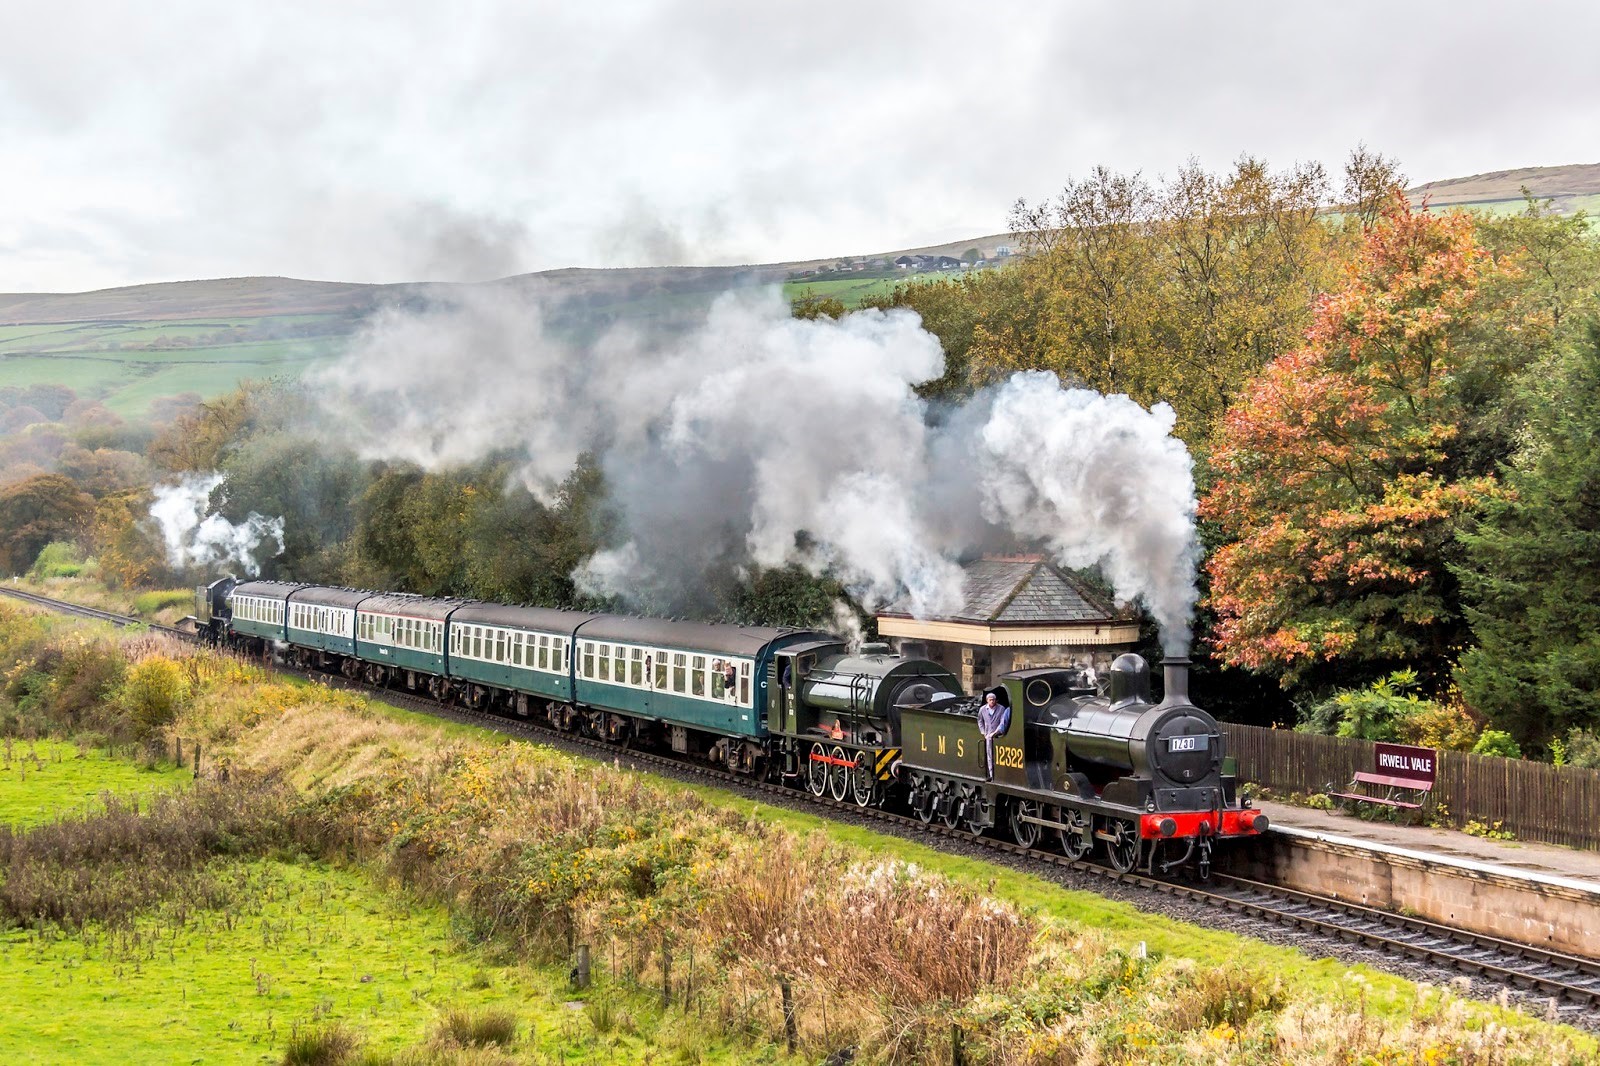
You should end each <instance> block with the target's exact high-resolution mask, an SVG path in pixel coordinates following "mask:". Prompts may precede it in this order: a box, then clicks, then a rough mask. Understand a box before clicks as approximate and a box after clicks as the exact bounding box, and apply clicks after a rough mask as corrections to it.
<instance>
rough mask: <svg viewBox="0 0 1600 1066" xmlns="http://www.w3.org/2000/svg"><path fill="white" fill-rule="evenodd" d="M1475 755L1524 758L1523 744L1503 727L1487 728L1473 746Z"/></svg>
mask: <svg viewBox="0 0 1600 1066" xmlns="http://www.w3.org/2000/svg"><path fill="white" fill-rule="evenodd" d="M1472 754H1474V755H1498V756H1499V757H1500V758H1502V759H1520V758H1522V746H1521V745H1520V744H1518V743H1517V742H1516V741H1515V740H1513V739H1512V738H1511V734H1510V733H1507V732H1506V731H1505V730H1503V729H1485V730H1484V731H1483V734H1482V735H1481V736H1480V737H1478V742H1477V743H1476V744H1474V745H1473V746H1472Z"/></svg>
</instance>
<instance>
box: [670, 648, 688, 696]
mask: <svg viewBox="0 0 1600 1066" xmlns="http://www.w3.org/2000/svg"><path fill="white" fill-rule="evenodd" d="M688 663H689V657H688V656H687V655H682V654H678V655H674V656H673V657H672V691H674V692H688V691H689V671H688V669H687V666H688Z"/></svg>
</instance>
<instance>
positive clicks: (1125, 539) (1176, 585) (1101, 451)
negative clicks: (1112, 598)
mask: <svg viewBox="0 0 1600 1066" xmlns="http://www.w3.org/2000/svg"><path fill="white" fill-rule="evenodd" d="M560 311H561V309H559V308H554V309H552V308H550V307H546V306H544V305H542V304H541V303H540V302H538V301H530V300H529V299H527V297H526V295H525V294H522V295H518V294H514V293H512V292H510V291H509V290H507V289H505V288H499V289H494V288H487V287H479V288H475V289H466V290H461V291H460V292H458V293H456V294H454V295H452V296H451V297H450V298H449V302H448V303H446V304H445V305H443V306H440V307H437V308H434V309H429V310H422V311H418V310H414V309H413V310H393V311H390V312H387V313H385V314H384V315H382V316H380V317H379V318H378V319H376V320H375V321H374V323H373V325H372V326H371V328H370V329H369V330H368V331H367V333H366V334H365V335H364V336H363V337H362V338H361V340H360V341H359V343H358V344H357V345H356V346H355V347H354V349H353V350H352V351H351V353H350V354H349V356H347V357H346V358H345V359H344V360H342V361H341V362H340V363H338V364H336V365H335V366H334V367H332V368H331V369H330V370H329V371H327V372H325V374H324V376H323V379H322V384H323V385H324V386H325V388H324V389H323V390H322V391H323V393H324V395H325V396H326V397H327V402H328V403H329V404H330V405H331V406H332V407H333V410H332V411H331V412H330V413H331V414H332V416H333V417H331V418H330V419H328V421H329V422H330V423H331V424H335V425H340V426H344V427H347V428H348V430H349V431H351V432H352V433H353V435H354V436H353V440H354V441H355V442H356V443H357V445H358V447H359V449H360V450H361V451H362V452H363V454H365V455H368V456H371V457H388V458H401V459H410V460H413V461H415V462H418V463H420V464H421V465H423V466H424V467H428V468H435V469H437V468H442V467H448V466H450V465H452V464H455V463H460V462H463V461H467V460H471V459H476V458H480V457H482V456H484V455H487V454H489V453H490V452H491V451H492V452H495V453H496V454H506V453H507V452H509V453H511V454H513V455H515V456H516V458H517V460H518V462H519V477H520V479H521V481H522V482H523V483H524V484H525V485H527V486H528V488H529V489H530V490H532V491H534V492H536V493H538V494H540V495H542V496H544V497H545V498H546V499H548V498H550V496H551V495H552V494H553V490H554V488H555V486H556V485H557V484H558V483H559V482H560V480H561V479H562V478H563V477H565V476H566V475H567V473H568V472H569V471H570V470H571V469H572V466H573V463H574V462H575V460H576V459H577V457H578V456H579V455H580V454H582V453H585V452H588V453H590V454H593V455H595V456H597V457H598V459H599V462H600V463H601V465H602V467H603V469H604V471H605V474H606V481H607V485H608V486H609V488H610V491H611V492H612V494H613V502H614V504H615V505H616V507H617V508H618V509H619V510H620V512H621V513H622V515H623V518H624V520H625V527H626V530H627V532H628V538H627V540H626V541H625V543H623V544H622V545H620V546H618V547H616V548H614V549H610V550H607V551H603V552H601V553H599V554H597V555H595V556H594V557H592V558H591V559H589V560H587V561H586V562H585V563H584V564H583V565H582V566H580V567H579V568H578V570H577V571H576V572H575V573H574V575H573V576H574V578H575V579H576V580H577V581H578V583H579V585H580V587H582V588H583V589H585V590H586V591H589V592H595V593H602V594H610V595H618V596H621V597H623V598H624V599H625V600H628V601H630V602H632V603H633V604H635V605H638V606H644V607H654V608H657V609H660V608H661V607H662V606H663V605H681V604H682V603H684V597H685V595H686V589H685V587H684V586H685V585H687V584H691V583H692V582H693V581H694V580H695V579H696V578H697V577H698V576H699V575H700V574H703V573H705V572H706V570H707V569H708V568H715V567H719V566H720V567H726V568H738V567H742V566H744V565H746V564H747V563H754V564H757V565H760V566H775V565H780V564H784V563H798V564H800V565H802V566H805V567H807V568H809V569H811V570H812V571H814V572H819V573H820V572H822V571H824V570H826V571H828V572H829V573H831V574H833V575H834V576H835V577H837V578H838V579H839V580H840V581H841V582H843V583H844V584H845V585H846V586H847V587H848V588H849V589H850V590H851V592H852V594H853V595H855V596H856V597H857V598H858V599H859V600H860V601H861V602H862V603H863V604H865V605H867V606H869V607H874V606H881V605H883V604H884V603H885V602H887V601H889V600H891V599H896V598H902V599H903V602H904V603H905V604H906V605H907V607H908V608H909V609H910V610H911V611H912V613H915V614H918V615H929V614H939V613H946V612H949V611H951V610H953V609H954V608H955V607H957V606H958V605H959V604H960V602H961V592H962V589H961V570H960V566H959V562H960V560H961V559H963V558H964V557H970V556H971V555H972V554H974V553H975V552H977V551H980V550H982V549H983V548H985V547H988V546H1000V545H1011V546H1014V545H1016V544H1017V542H1018V541H1019V540H1020V541H1025V542H1028V543H1033V544H1038V545H1040V546H1042V547H1044V548H1046V549H1048V550H1049V551H1050V552H1051V553H1052V554H1053V555H1054V557H1055V558H1056V559H1057V560H1058V561H1059V562H1061V563H1062V564H1064V565H1067V566H1071V567H1087V566H1099V567H1100V568H1101V569H1102V571H1103V573H1104V574H1105V576H1106V577H1107V579H1108V580H1109V581H1110V582H1111V583H1112V585H1113V587H1114V588H1115V590H1116V593H1117V595H1118V597H1119V598H1121V599H1123V600H1125V601H1126V600H1133V599H1143V601H1144V602H1145V603H1146V604H1147V605H1148V606H1149V608H1150V610H1151V611H1152V612H1153V613H1154V614H1155V616H1156V619H1157V621H1158V622H1160V624H1161V626H1162V628H1163V631H1164V633H1165V634H1166V636H1167V639H1168V641H1169V644H1170V646H1171V648H1172V649H1173V650H1178V649H1180V648H1181V647H1182V646H1184V645H1186V644H1187V639H1188V624H1189V618H1190V615H1191V613H1192V611H1193V607H1194V602H1195V591H1194V567H1195V563H1196V561H1197V559H1198V555H1199V551H1198V547H1197V543H1196V540H1195V536H1194V528H1193V515H1194V486H1193V483H1192V470H1191V462H1190V458H1189V455H1188V452H1187V450H1186V449H1185V447H1184V445H1183V443H1182V442H1181V441H1179V440H1178V439H1176V438H1174V437H1173V436H1171V430H1172V427H1173V421H1174V419H1173V414H1172V411H1171V409H1170V408H1168V407H1167V406H1166V405H1164V404H1158V405H1157V406H1156V407H1155V408H1154V409H1153V410H1150V411H1146V410H1144V409H1143V408H1141V407H1139V406H1138V405H1137V404H1135V403H1133V402H1132V401H1131V400H1129V399H1128V398H1127V397H1123V396H1113V397H1106V396H1101V395H1099V394H1097V393H1094V392H1090V391H1087V390H1082V389H1066V388H1063V387H1062V386H1061V385H1060V383H1059V382H1058V381H1057V380H1056V378H1055V376H1054V375H1052V374H1047V373H1023V374H1018V375H1016V376H1014V377H1013V378H1011V379H1010V380H1009V381H1006V382H1004V383H1003V384H1001V385H999V386H997V387H995V388H993V389H990V390H986V391H985V392H983V393H980V394H979V395H978V396H975V397H973V398H972V399H971V400H969V401H968V402H967V403H965V404H963V405H961V406H960V407H957V408H953V409H941V410H938V411H933V410H930V408H929V406H928V404H927V403H926V402H924V401H923V400H922V399H921V398H920V397H918V396H917V394H916V391H915V387H916V386H917V385H918V384H920V383H922V382H926V381H930V380H933V379H936V378H937V377H939V376H940V375H941V374H942V373H943V370H944V358H943V354H942V352H941V351H940V348H939V344H938V341H937V339H936V338H935V337H933V336H932V335H931V334H929V333H927V332H926V331H925V330H923V329H922V328H921V323H920V320H919V319H918V318H917V317H916V315H914V314H912V313H911V312H909V311H889V312H880V311H875V310H868V311H859V312H856V313H854V314H850V315H847V316H845V317H844V318H843V319H841V320H838V321H833V320H829V319H819V320H814V321H809V320H798V319H795V318H793V317H792V316H791V315H790V314H789V308H788V305H787V304H786V303H785V302H784V301H783V299H782V297H781V295H780V294H779V293H778V291H777V290H776V289H761V290H751V291H744V292H734V293H729V294H725V295H724V296H722V297H720V298H718V299H717V300H716V301H715V302H714V303H713V304H712V305H711V307H710V308H709V310H708V311H707V312H706V313H705V314H704V315H703V316H702V318H701V319H700V320H699V321H698V322H696V323H695V324H693V325H692V326H689V327H683V326H677V327H674V328H671V329H666V330H661V329H655V330H645V329H643V328H641V327H639V326H637V325H634V326H630V327H621V328H616V329H613V330H611V331H610V332H608V333H606V334H604V335H603V336H601V337H600V338H599V339H598V340H596V341H594V342H593V343H590V344H579V343H577V342H575V341H574V340H573V339H572V336H573V334H572V331H571V330H556V329H553V328H551V327H550V326H549V325H548V323H549V322H550V321H552V320H554V319H555V318H556V317H557V316H558V315H559V314H560Z"/></svg>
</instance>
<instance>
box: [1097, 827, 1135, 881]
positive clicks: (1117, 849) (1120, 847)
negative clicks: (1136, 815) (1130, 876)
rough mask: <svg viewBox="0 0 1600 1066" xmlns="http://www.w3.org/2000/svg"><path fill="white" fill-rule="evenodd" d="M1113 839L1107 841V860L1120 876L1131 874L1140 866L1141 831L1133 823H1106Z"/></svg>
mask: <svg viewBox="0 0 1600 1066" xmlns="http://www.w3.org/2000/svg"><path fill="white" fill-rule="evenodd" d="M1106 832H1107V833H1109V834H1110V835H1111V839H1109V840H1107V841H1105V845H1106V859H1107V860H1109V861H1110V863H1111V868H1112V869H1113V870H1115V871H1117V873H1119V874H1125V873H1129V872H1131V871H1132V870H1133V868H1134V867H1135V866H1138V865H1139V846H1140V844H1141V841H1140V840H1139V829H1138V827H1137V826H1135V825H1134V824H1133V823H1132V822H1124V821H1121V820H1120V819H1114V820H1112V821H1109V822H1107V823H1106Z"/></svg>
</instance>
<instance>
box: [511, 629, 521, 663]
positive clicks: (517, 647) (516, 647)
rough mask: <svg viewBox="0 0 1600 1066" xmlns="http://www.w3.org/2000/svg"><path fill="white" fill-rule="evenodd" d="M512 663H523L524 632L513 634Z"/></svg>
mask: <svg viewBox="0 0 1600 1066" xmlns="http://www.w3.org/2000/svg"><path fill="white" fill-rule="evenodd" d="M511 665H512V666H521V665H522V634H521V633H513V634H511Z"/></svg>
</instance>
